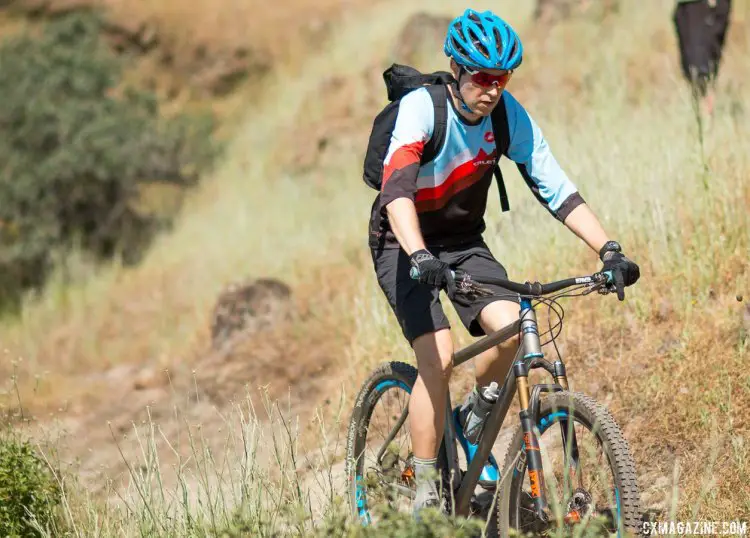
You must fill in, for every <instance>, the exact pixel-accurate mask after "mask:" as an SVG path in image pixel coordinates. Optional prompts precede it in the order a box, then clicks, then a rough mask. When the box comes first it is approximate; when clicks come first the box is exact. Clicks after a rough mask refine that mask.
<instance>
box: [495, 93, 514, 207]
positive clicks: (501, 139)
mask: <svg viewBox="0 0 750 538" xmlns="http://www.w3.org/2000/svg"><path fill="white" fill-rule="evenodd" d="M491 117H492V131H493V133H494V134H495V145H496V146H497V162H498V163H499V162H500V157H502V156H503V155H505V154H506V153H507V152H508V148H509V147H510V128H509V127H508V111H507V110H506V108H505V99H503V98H502V97H501V98H500V102H499V103H498V104H497V106H496V107H495V110H493V111H492V116H491ZM494 172H495V179H496V180H497V189H498V191H499V192H500V207H501V208H502V210H503V212H506V211H510V203H509V202H508V191H507V190H506V188H505V181H503V173H502V172H501V171H500V165H499V164H496V165H495V170H494Z"/></svg>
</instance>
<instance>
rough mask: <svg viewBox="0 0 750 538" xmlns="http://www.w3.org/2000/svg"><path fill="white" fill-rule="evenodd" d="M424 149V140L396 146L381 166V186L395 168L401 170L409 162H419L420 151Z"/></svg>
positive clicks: (389, 177) (420, 157) (420, 158)
mask: <svg viewBox="0 0 750 538" xmlns="http://www.w3.org/2000/svg"><path fill="white" fill-rule="evenodd" d="M423 151H424V141H423V140H420V141H418V142H412V143H411V144H405V145H403V146H401V147H400V148H398V149H397V150H396V151H394V152H393V155H391V159H390V160H389V161H388V164H386V165H385V166H384V167H383V185H382V186H381V189H382V187H383V186H385V184H386V182H387V181H388V180H389V179H391V176H392V175H393V173H394V172H395V171H396V170H402V169H404V168H406V167H407V166H409V165H410V164H414V163H419V162H420V161H421V160H422V152H423Z"/></svg>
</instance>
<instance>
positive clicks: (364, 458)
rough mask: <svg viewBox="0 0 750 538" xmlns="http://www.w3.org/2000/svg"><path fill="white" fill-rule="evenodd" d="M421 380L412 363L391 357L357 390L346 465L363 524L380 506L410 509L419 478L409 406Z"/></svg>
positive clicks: (352, 499)
mask: <svg viewBox="0 0 750 538" xmlns="http://www.w3.org/2000/svg"><path fill="white" fill-rule="evenodd" d="M416 379H417V370H416V369H415V368H414V367H413V366H410V365H408V364H404V363H402V362H391V363H388V364H384V365H382V366H380V367H379V368H377V369H376V370H375V371H374V372H373V373H372V375H371V376H370V377H369V379H367V381H365V383H364V385H363V386H362V389H361V390H360V391H359V394H358V395H357V400H356V403H355V406H354V412H353V413H352V418H351V421H350V423H349V433H348V437H347V450H346V467H347V478H348V484H347V486H348V492H349V501H350V504H351V507H352V512H353V514H354V516H355V517H357V518H359V519H360V520H361V522H362V523H363V524H369V523H371V522H372V520H373V518H375V519H377V512H378V510H377V509H376V510H375V511H373V508H375V507H382V508H390V509H393V510H397V511H407V510H410V509H411V504H412V500H413V498H414V495H415V483H414V464H413V454H412V449H411V432H410V430H409V421H408V420H407V419H408V411H407V409H408V406H409V396H410V394H411V391H412V388H413V387H414V382H415V381H416ZM399 422H401V426H400V427H399V429H398V431H397V432H396V433H395V435H393V436H391V437H392V438H391V439H390V440H389V436H390V434H391V432H392V431H393V429H394V428H395V426H397V425H398V424H399Z"/></svg>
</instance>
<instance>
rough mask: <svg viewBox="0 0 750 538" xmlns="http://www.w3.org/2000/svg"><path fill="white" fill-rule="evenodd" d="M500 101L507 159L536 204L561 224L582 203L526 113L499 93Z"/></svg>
mask: <svg viewBox="0 0 750 538" xmlns="http://www.w3.org/2000/svg"><path fill="white" fill-rule="evenodd" d="M503 99H504V100H505V108H506V110H507V112H508V130H509V135H510V145H509V146H508V151H507V156H508V158H509V159H511V160H512V161H514V162H515V163H516V164H517V165H518V170H519V171H520V172H521V175H522V176H523V178H524V180H526V184H527V185H528V186H529V188H530V189H531V191H532V192H533V193H534V196H536V198H537V200H539V202H540V203H541V204H542V205H543V206H545V207H546V208H547V209H548V210H549V211H550V212H551V213H552V214H553V215H554V216H555V217H557V218H558V219H559V220H560V221H564V220H565V219H566V218H567V216H568V215H569V214H570V212H571V211H573V209H575V208H576V207H578V206H579V205H581V204H583V203H584V200H583V198H582V197H581V195H580V194H579V193H578V189H577V188H576V186H575V185H574V184H573V182H572V181H571V180H570V179H569V178H568V176H567V175H566V174H565V172H564V171H563V169H562V168H561V167H560V165H559V164H558V162H557V160H556V159H555V157H554V155H552V151H551V150H550V148H549V145H548V144H547V140H545V138H544V135H543V134H542V131H541V129H539V126H538V125H537V124H536V123H535V122H534V120H533V119H532V118H531V116H529V114H528V112H526V109H524V108H523V106H521V104H520V103H519V102H518V101H516V99H515V97H513V95H511V94H510V93H509V92H507V91H505V92H504V93H503Z"/></svg>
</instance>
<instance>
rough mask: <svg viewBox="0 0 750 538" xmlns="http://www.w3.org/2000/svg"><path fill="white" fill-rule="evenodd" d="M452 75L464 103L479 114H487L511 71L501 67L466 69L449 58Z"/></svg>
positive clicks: (494, 104)
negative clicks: (477, 69)
mask: <svg viewBox="0 0 750 538" xmlns="http://www.w3.org/2000/svg"><path fill="white" fill-rule="evenodd" d="M451 69H452V70H453V76H454V77H455V78H456V79H457V80H458V87H459V90H460V92H461V97H463V100H464V102H465V103H466V105H467V106H468V107H469V108H470V109H471V110H472V111H474V113H475V114H479V115H480V116H489V115H490V113H492V110H493V109H494V108H495V106H497V103H498V102H499V101H500V96H501V95H502V94H503V90H504V89H505V86H506V85H507V84H508V81H509V80H510V77H511V75H512V73H513V72H512V71H504V70H501V69H482V70H481V71H467V69H466V68H465V67H464V68H463V69H460V71H461V76H460V78H459V76H458V75H459V66H458V64H457V63H456V62H455V61H454V60H451Z"/></svg>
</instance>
